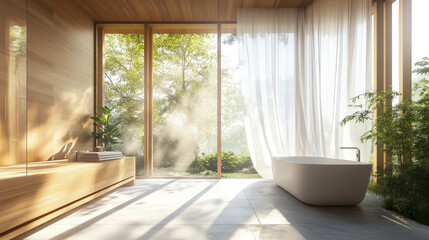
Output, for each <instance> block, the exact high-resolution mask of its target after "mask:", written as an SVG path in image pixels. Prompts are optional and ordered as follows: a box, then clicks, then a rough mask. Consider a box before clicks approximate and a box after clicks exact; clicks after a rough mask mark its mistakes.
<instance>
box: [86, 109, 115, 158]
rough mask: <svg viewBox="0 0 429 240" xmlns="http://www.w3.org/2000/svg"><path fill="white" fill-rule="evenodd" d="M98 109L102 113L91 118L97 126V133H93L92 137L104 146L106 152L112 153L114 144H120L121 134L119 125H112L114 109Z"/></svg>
mask: <svg viewBox="0 0 429 240" xmlns="http://www.w3.org/2000/svg"><path fill="white" fill-rule="evenodd" d="M97 109H98V110H99V111H100V112H101V113H102V114H99V113H95V115H94V116H92V117H91V119H92V120H94V125H95V126H96V129H97V131H95V132H92V133H91V134H92V136H93V137H94V138H95V139H97V140H98V142H99V143H102V144H104V150H107V151H111V150H112V147H113V144H117V143H120V142H121V141H120V139H119V137H120V132H119V127H118V124H120V123H121V122H117V123H112V122H111V118H112V114H111V112H112V109H111V108H109V107H107V106H106V107H97Z"/></svg>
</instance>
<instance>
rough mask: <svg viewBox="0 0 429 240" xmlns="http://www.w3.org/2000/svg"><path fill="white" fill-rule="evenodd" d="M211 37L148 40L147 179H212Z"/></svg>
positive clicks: (214, 70)
mask: <svg viewBox="0 0 429 240" xmlns="http://www.w3.org/2000/svg"><path fill="white" fill-rule="evenodd" d="M216 121H217V35H216V34H210V33H186V34H181V33H173V34H171V33H156V34H154V35H153V176H170V177H187V176H216V175H217V122H216Z"/></svg>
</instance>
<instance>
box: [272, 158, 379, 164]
mask: <svg viewBox="0 0 429 240" xmlns="http://www.w3.org/2000/svg"><path fill="white" fill-rule="evenodd" d="M274 159H276V160H280V161H285V162H290V163H296V164H302V165H321V166H369V165H371V166H372V163H367V162H358V161H352V160H348V159H341V158H329V157H315V156H273V157H271V161H273V160H274ZM291 159H324V160H332V161H337V162H335V163H334V162H331V163H328V162H316V161H314V162H300V161H291ZM338 162H339V163H338Z"/></svg>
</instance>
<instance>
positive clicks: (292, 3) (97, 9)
mask: <svg viewBox="0 0 429 240" xmlns="http://www.w3.org/2000/svg"><path fill="white" fill-rule="evenodd" d="M72 1H74V2H76V3H77V4H78V5H79V6H80V7H81V8H82V9H85V11H86V12H87V13H88V15H89V16H91V18H92V19H93V20H95V21H97V22H127V21H128V22H129V21H135V22H138V21H151V22H215V21H226V22H230V21H231V22H235V21H236V20H237V8H285V7H306V6H308V5H310V4H311V3H312V2H313V0H129V1H123V0H91V1H87V0H72Z"/></svg>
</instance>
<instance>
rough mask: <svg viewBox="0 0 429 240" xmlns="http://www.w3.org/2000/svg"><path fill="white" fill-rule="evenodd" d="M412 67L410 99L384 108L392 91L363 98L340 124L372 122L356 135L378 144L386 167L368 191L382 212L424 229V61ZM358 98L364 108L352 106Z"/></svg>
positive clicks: (428, 190) (427, 169)
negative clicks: (388, 160) (415, 79)
mask: <svg viewBox="0 0 429 240" xmlns="http://www.w3.org/2000/svg"><path fill="white" fill-rule="evenodd" d="M415 66H416V69H415V70H414V72H416V73H418V74H419V75H421V76H422V79H421V80H419V81H418V82H417V83H416V84H415V85H414V88H413V98H411V97H409V98H405V99H403V100H402V101H401V102H399V103H398V104H397V105H395V106H390V104H388V102H389V100H392V99H393V98H395V97H397V96H398V95H399V94H398V93H397V92H393V91H378V92H368V93H364V94H362V95H359V96H357V97H355V98H353V99H352V102H353V104H352V105H351V107H357V108H360V109H361V110H360V111H357V112H355V113H353V114H351V115H349V116H346V117H345V118H344V120H343V121H342V122H341V125H344V124H346V123H347V122H350V121H355V122H363V121H366V120H373V127H372V129H371V130H370V131H368V132H365V133H364V134H363V135H362V136H361V141H368V140H373V141H374V142H376V143H377V144H380V146H381V148H382V151H384V152H386V153H387V156H389V157H390V158H391V159H392V163H391V164H389V165H387V166H386V169H385V170H383V169H377V174H376V175H377V184H371V185H370V188H369V190H370V191H372V192H374V193H375V194H378V195H380V196H382V197H383V198H384V206H385V207H386V208H387V209H390V210H393V211H395V212H397V213H399V214H401V215H404V216H406V217H409V218H412V219H415V220H417V221H419V222H421V223H424V224H427V225H429V81H428V80H427V79H426V78H425V76H427V75H428V73H429V61H428V58H423V59H422V61H419V62H417V63H416V64H415ZM360 98H363V99H365V100H366V101H367V103H368V104H367V106H366V107H364V106H363V105H359V104H357V102H358V101H359V99H360ZM375 113H377V117H376V118H375V119H374V118H373V116H374V115H375Z"/></svg>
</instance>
